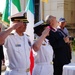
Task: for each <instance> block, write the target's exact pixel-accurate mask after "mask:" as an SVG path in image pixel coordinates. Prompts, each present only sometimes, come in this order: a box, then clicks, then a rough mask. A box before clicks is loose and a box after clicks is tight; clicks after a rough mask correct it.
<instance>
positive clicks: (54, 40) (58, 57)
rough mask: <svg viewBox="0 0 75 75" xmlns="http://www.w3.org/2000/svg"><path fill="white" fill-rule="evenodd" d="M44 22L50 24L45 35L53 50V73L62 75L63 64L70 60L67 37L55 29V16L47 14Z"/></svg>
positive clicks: (56, 24)
mask: <svg viewBox="0 0 75 75" xmlns="http://www.w3.org/2000/svg"><path fill="white" fill-rule="evenodd" d="M45 20H46V22H47V23H49V24H50V33H49V34H50V35H49V36H48V37H47V39H48V40H49V42H50V44H51V45H52V47H53V50H54V58H53V61H54V65H53V66H54V75H62V71H63V65H65V64H69V63H70V62H71V51H70V46H69V38H68V37H64V36H63V35H62V33H61V32H59V31H58V30H57V27H58V22H57V20H56V17H55V16H52V15H48V16H47V17H46V19H45Z"/></svg>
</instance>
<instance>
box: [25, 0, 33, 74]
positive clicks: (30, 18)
mask: <svg viewBox="0 0 75 75" xmlns="http://www.w3.org/2000/svg"><path fill="white" fill-rule="evenodd" d="M25 11H26V12H27V19H28V21H29V23H28V24H27V29H26V33H27V34H28V35H29V36H30V40H31V42H32V43H33V40H34V30H33V27H34V5H33V0H28V3H27V6H26V10H25ZM33 67H34V57H33V52H32V50H31V52H30V73H31V75H32V70H33Z"/></svg>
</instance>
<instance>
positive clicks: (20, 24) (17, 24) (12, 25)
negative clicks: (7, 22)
mask: <svg viewBox="0 0 75 75" xmlns="http://www.w3.org/2000/svg"><path fill="white" fill-rule="evenodd" d="M22 25H23V22H17V23H12V24H11V27H12V28H13V29H17V28H19V27H21V26H22Z"/></svg>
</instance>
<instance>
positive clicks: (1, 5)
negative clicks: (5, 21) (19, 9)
mask: <svg viewBox="0 0 75 75" xmlns="http://www.w3.org/2000/svg"><path fill="white" fill-rule="evenodd" d="M4 7H5V0H0V12H1V13H3V11H4Z"/></svg>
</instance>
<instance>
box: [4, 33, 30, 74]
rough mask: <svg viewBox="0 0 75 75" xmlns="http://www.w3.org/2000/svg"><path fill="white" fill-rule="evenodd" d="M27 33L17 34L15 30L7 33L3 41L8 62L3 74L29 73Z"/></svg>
mask: <svg viewBox="0 0 75 75" xmlns="http://www.w3.org/2000/svg"><path fill="white" fill-rule="evenodd" d="M28 41H29V40H28V37H27V35H23V36H19V35H18V34H17V33H16V32H15V33H14V35H9V36H8V37H7V38H6V40H5V43H4V46H5V48H6V49H7V54H8V60H9V64H8V66H7V70H6V72H5V75H30V72H29V71H27V69H28V68H29V66H30V60H29V56H30V44H29V42H28Z"/></svg>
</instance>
